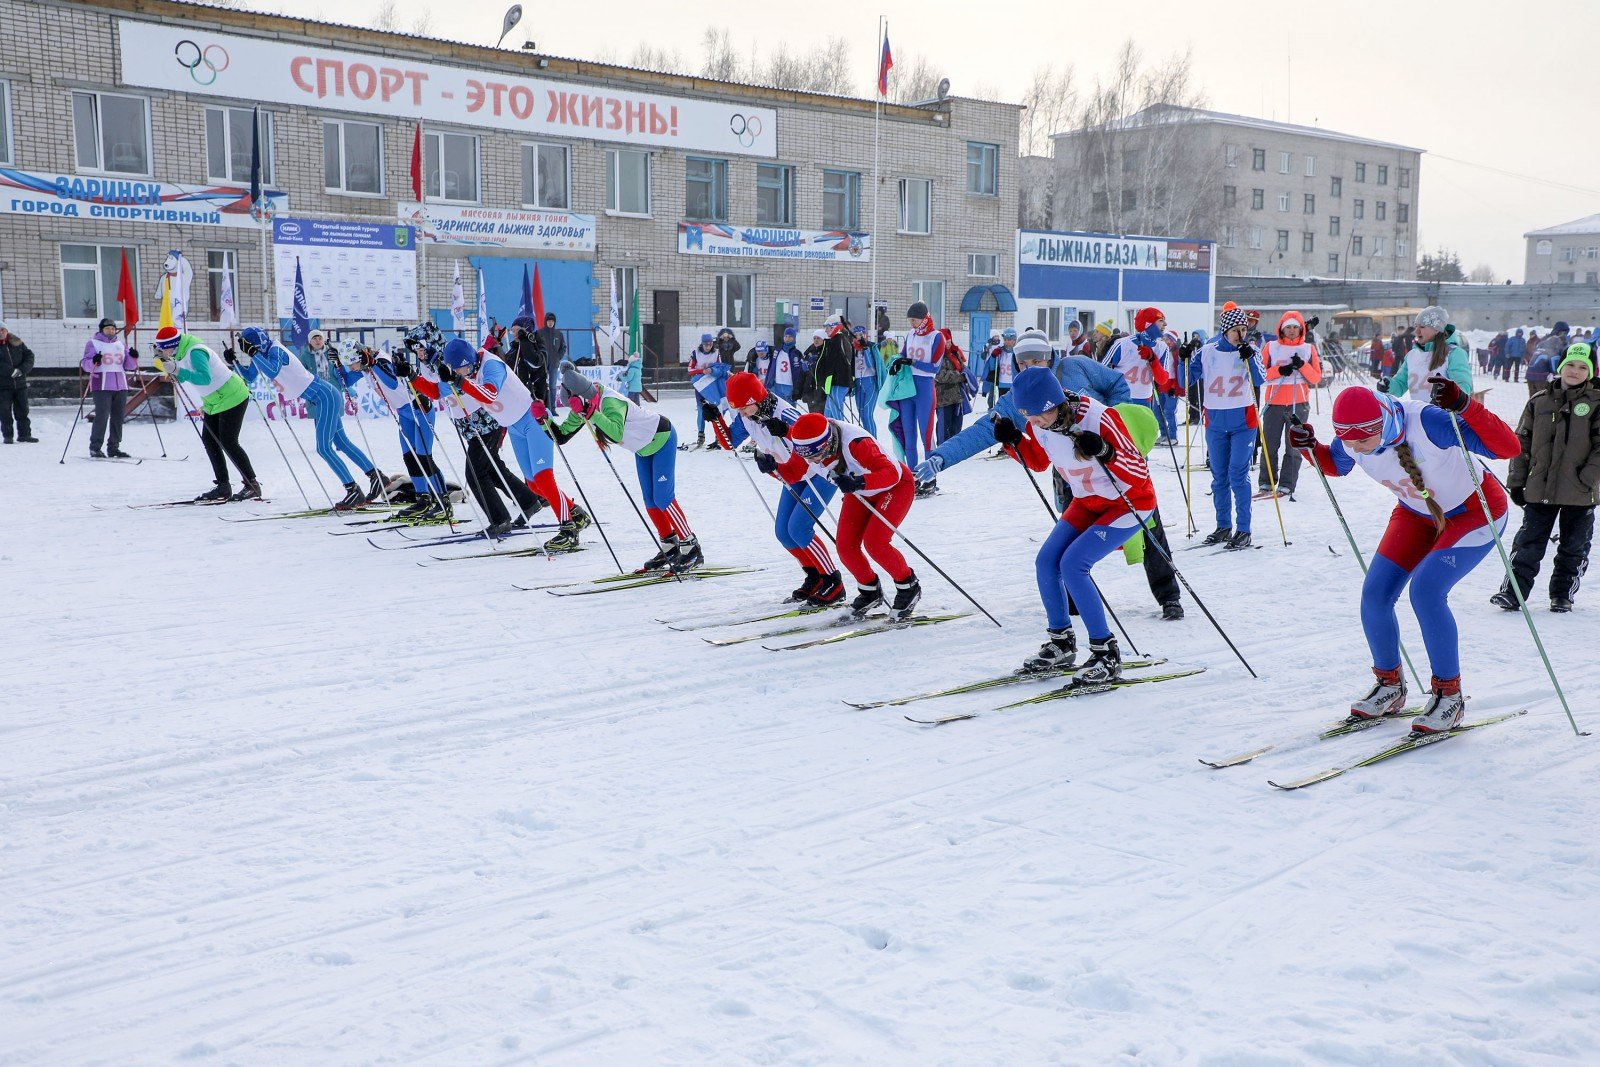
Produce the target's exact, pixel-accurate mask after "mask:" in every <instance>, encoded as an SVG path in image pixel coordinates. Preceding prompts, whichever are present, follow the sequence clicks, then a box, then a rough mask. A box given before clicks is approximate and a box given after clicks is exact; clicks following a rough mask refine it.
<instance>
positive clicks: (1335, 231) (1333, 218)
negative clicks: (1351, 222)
mask: <svg viewBox="0 0 1600 1067" xmlns="http://www.w3.org/2000/svg"><path fill="white" fill-rule="evenodd" d="M1328 236H1329V237H1337V236H1339V216H1338V215H1329V216H1328Z"/></svg>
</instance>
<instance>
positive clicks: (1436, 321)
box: [1413, 304, 1450, 330]
mask: <svg viewBox="0 0 1600 1067" xmlns="http://www.w3.org/2000/svg"><path fill="white" fill-rule="evenodd" d="M1413 325H1415V326H1426V327H1427V328H1428V329H1430V330H1442V329H1444V328H1445V327H1446V326H1448V325H1450V313H1449V312H1447V311H1445V309H1444V308H1442V307H1439V306H1438V305H1437V304H1430V305H1428V306H1427V307H1425V308H1423V309H1422V310H1421V311H1419V312H1417V318H1416V321H1415V322H1414V323H1413Z"/></svg>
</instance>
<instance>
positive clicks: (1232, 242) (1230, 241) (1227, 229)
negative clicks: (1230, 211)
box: [1222, 226, 1239, 248]
mask: <svg viewBox="0 0 1600 1067" xmlns="http://www.w3.org/2000/svg"><path fill="white" fill-rule="evenodd" d="M1222 243H1223V245H1224V246H1225V247H1227V248H1238V247H1239V232H1238V230H1236V229H1235V228H1234V227H1232V226H1224V227H1223V228H1222Z"/></svg>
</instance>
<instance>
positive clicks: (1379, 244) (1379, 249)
mask: <svg viewBox="0 0 1600 1067" xmlns="http://www.w3.org/2000/svg"><path fill="white" fill-rule="evenodd" d="M1372 254H1373V255H1375V256H1386V255H1388V254H1389V242H1388V241H1387V240H1385V239H1384V238H1382V237H1374V238H1373V239H1372Z"/></svg>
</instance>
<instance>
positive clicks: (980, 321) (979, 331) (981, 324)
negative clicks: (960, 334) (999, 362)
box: [967, 311, 994, 374]
mask: <svg viewBox="0 0 1600 1067" xmlns="http://www.w3.org/2000/svg"><path fill="white" fill-rule="evenodd" d="M993 321H994V320H993V318H992V317H991V316H990V314H989V313H988V312H987V311H974V312H972V313H971V314H969V315H968V316H967V323H968V326H967V360H968V362H971V361H972V360H974V359H977V362H976V363H973V364H972V367H973V369H974V370H975V371H977V372H978V373H979V374H982V373H985V372H986V371H987V370H988V368H987V367H985V366H983V359H982V358H979V357H984V358H987V356H988V351H989V344H988V342H989V325H990V323H992V322H993Z"/></svg>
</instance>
